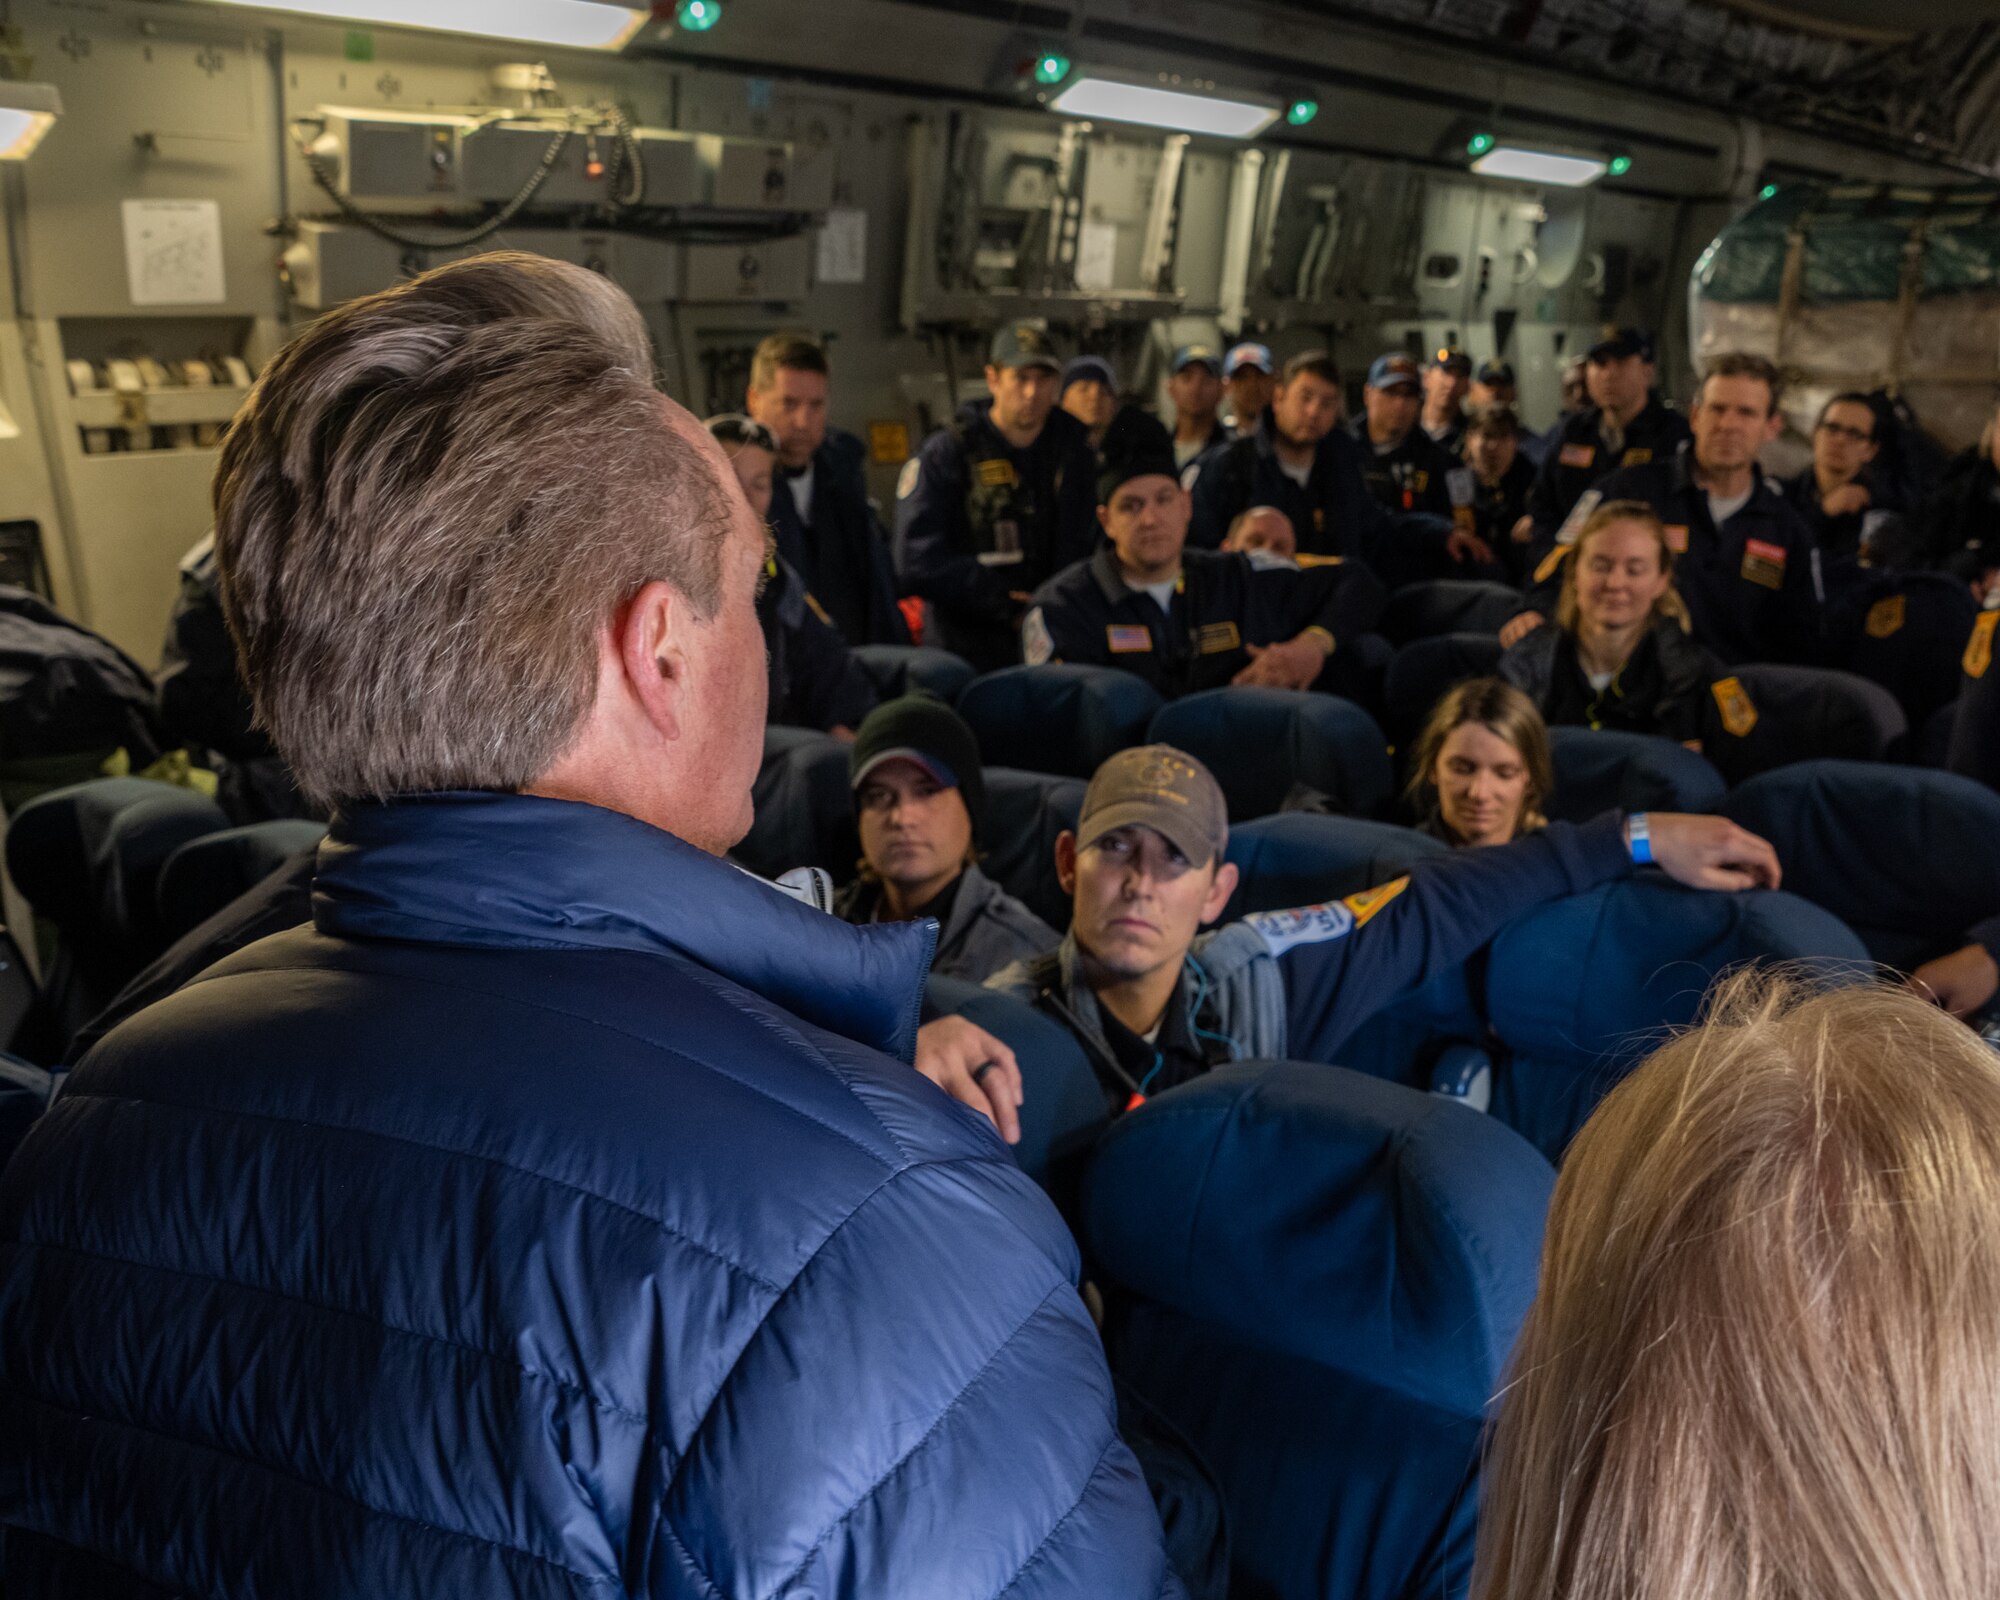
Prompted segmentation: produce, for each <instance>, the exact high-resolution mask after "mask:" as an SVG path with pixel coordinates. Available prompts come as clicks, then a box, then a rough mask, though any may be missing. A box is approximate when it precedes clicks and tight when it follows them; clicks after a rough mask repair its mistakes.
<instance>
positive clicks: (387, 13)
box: [221, 0, 649, 50]
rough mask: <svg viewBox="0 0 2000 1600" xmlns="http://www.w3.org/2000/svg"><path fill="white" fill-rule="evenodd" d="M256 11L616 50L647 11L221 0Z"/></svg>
mask: <svg viewBox="0 0 2000 1600" xmlns="http://www.w3.org/2000/svg"><path fill="white" fill-rule="evenodd" d="M221 3H222V4H224V5H236V6H251V7H253V8H254V9H256V10H259V11H289V12H294V13H296V14H297V15H299V16H305V17H326V18H328V19H330V20H334V21H339V22H370V23H375V24H377V25H378V26H380V27H384V28H434V29H436V30H438V31H439V32H441V33H471V34H478V35H479V36H480V37H482V38H487V39H518V40H521V41H523V42H524V43H528V44H549V45H568V46H570V47H571V48H573V49H580V50H616V49H619V48H620V47H622V46H623V45H624V43H625V41H626V40H628V39H630V38H631V37H632V36H633V35H634V34H635V33H637V32H638V31H639V29H640V28H641V27H643V26H644V25H645V23H646V21H647V18H648V15H649V13H647V12H645V11H635V10H633V9H632V8H631V7H630V6H617V5H606V4H603V3H601V0H268V3H260V0H221Z"/></svg>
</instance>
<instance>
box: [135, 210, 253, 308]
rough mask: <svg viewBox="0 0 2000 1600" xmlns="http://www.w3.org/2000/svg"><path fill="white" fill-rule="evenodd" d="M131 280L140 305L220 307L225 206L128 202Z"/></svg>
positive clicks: (221, 298)
mask: <svg viewBox="0 0 2000 1600" xmlns="http://www.w3.org/2000/svg"><path fill="white" fill-rule="evenodd" d="M125 275H126V281H127V283H128V284H129V286H130V289H131V295H132V304H134V305H135V306H214V305H221V304H222V302H223V301H224V300H225V299H227V298H228V296H227V295H226V294H225V292H224V290H223V282H222V207H221V206H219V205H217V204H216V202H215V201H213V200H127V201H126V202H125Z"/></svg>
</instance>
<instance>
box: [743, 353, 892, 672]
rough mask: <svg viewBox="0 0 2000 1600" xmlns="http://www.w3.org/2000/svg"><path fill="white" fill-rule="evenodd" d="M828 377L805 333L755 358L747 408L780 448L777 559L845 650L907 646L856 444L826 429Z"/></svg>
mask: <svg viewBox="0 0 2000 1600" xmlns="http://www.w3.org/2000/svg"><path fill="white" fill-rule="evenodd" d="M830 375H831V374H830V369H829V367H828V365H827V359H826V352H825V350H823V349H822V348H821V347H820V346H819V345H818V344H817V343H816V342H815V341H813V340H812V339H809V338H807V337H806V336H805V335H804V334H798V333H774V334H772V335H771V336H770V337H769V338H768V339H766V340H765V341H764V342H763V343H762V344H760V345H758V346H757V353H756V355H755V356H753V357H752V358H751V362H750V388H749V393H748V395H747V397H746V398H745V402H744V409H745V410H746V411H747V412H748V413H749V414H750V415H751V416H752V417H754V418H755V419H756V420H757V421H759V422H761V423H762V424H763V425H764V426H765V427H766V428H768V429H769V430H770V432H771V437H772V438H773V439H775V440H776V441H777V446H778V473H777V476H778V483H777V494H776V495H775V496H774V497H773V502H772V507H771V527H772V530H773V531H774V532H775V533H776V534H777V538H778V554H779V555H780V556H781V557H783V558H784V560H785V561H786V562H787V563H789V564H790V566H791V568H792V570H793V571H795V572H796V573H798V575H799V577H800V579H801V580H802V581H803V582H804V584H805V587H806V588H807V589H808V590H810V591H811V593H812V595H813V596H814V598H815V599H817V600H818V601H819V603H820V604H821V605H822V606H823V607H825V609H826V614H827V616H828V617H829V618H830V619H831V620H832V623H833V625H834V626H835V627H836V628H838V629H839V630H840V634H841V637H842V638H844V639H845V640H846V641H847V642H848V643H849V644H908V643H909V642H910V630H909V628H908V627H907V626H906V625H905V624H904V621H903V614H902V611H901V610H900V609H899V608H898V607H897V605H896V570H895V566H894V564H893V563H892V562H891V561H890V559H889V537H888V534H887V533H886V532H885V531H884V530H883V527H882V525H881V523H880V521H879V520H878V519H877V518H876V515H875V510H874V507H872V506H871V505H870V504H869V503H868V481H867V475H866V473H865V471H864V469H863V454H864V452H863V449H862V445H861V441H860V440H859V439H857V438H855V437H854V435H853V434H851V433H842V432H841V431H840V430H838V429H834V428H829V427H828V426H827V422H826V413H827V385H828V382H829V380H830Z"/></svg>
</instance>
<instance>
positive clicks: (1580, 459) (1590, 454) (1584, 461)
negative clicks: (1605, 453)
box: [1556, 444, 1597, 467]
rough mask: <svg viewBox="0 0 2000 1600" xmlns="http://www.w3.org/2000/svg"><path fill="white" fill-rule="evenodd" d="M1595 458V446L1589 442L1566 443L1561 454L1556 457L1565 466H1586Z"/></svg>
mask: <svg viewBox="0 0 2000 1600" xmlns="http://www.w3.org/2000/svg"><path fill="white" fill-rule="evenodd" d="M1596 459H1597V446H1595V445H1590V444H1566V445H1564V446H1563V447H1562V454H1561V455H1559V456H1557V457H1556V460H1557V462H1558V463H1560V464H1561V465H1562V466H1565V467H1587V466H1589V465H1590V464H1591V462H1593V461H1595V460H1596Z"/></svg>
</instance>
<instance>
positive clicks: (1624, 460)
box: [1618, 445, 1653, 467]
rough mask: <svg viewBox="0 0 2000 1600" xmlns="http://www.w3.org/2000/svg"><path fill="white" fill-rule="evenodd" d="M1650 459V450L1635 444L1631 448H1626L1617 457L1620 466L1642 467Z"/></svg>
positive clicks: (1651, 454)
mask: <svg viewBox="0 0 2000 1600" xmlns="http://www.w3.org/2000/svg"><path fill="white" fill-rule="evenodd" d="M1652 459H1653V452H1652V451H1650V450H1647V449H1643V448H1641V447H1639V446H1637V445H1635V446H1633V448H1632V449H1630V450H1627V451H1626V452H1625V453H1624V454H1623V455H1622V456H1620V457H1619V458H1618V465H1619V466H1621V467H1643V466H1644V465H1645V464H1646V463H1647V462H1648V461H1651V460H1652Z"/></svg>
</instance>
